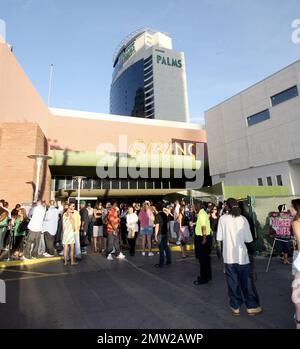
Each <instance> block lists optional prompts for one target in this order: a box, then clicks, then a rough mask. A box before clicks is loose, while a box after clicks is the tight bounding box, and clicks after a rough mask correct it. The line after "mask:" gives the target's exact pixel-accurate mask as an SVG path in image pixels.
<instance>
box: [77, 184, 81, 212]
mask: <svg viewBox="0 0 300 349" xmlns="http://www.w3.org/2000/svg"><path fill="white" fill-rule="evenodd" d="M80 189H81V178H78V193H77V211H79V208H80V204H79V201H80Z"/></svg>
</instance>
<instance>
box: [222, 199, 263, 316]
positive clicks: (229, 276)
mask: <svg viewBox="0 0 300 349" xmlns="http://www.w3.org/2000/svg"><path fill="white" fill-rule="evenodd" d="M227 206H228V210H229V214H227V215H223V216H222V217H220V220H219V223H218V230H217V241H222V242H223V259H224V264H225V275H226V281H227V286H228V296H229V304H230V307H231V311H232V313H233V314H234V315H240V307H241V305H242V303H243V298H242V294H241V290H242V293H243V295H244V300H245V304H246V307H247V313H248V314H249V315H257V314H259V313H261V312H262V308H261V307H260V303H259V298H258V294H257V291H256V288H255V286H254V282H253V279H252V278H251V274H250V261H249V256H248V251H247V247H246V243H250V242H252V241H253V238H252V235H251V231H250V226H249V223H248V221H247V219H246V218H245V217H244V216H242V215H241V210H240V208H239V206H238V202H237V200H235V199H232V198H230V199H228V200H227Z"/></svg>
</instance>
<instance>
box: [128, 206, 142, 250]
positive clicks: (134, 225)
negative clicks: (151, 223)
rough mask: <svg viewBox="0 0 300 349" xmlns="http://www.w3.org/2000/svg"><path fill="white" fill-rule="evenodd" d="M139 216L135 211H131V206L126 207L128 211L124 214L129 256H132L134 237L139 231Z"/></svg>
mask: <svg viewBox="0 0 300 349" xmlns="http://www.w3.org/2000/svg"><path fill="white" fill-rule="evenodd" d="M138 221H139V218H138V216H137V214H136V213H134V212H133V207H132V206H129V207H128V213H127V215H126V226H127V232H128V235H127V240H128V244H129V253H130V256H134V254H135V242H136V237H137V234H138V231H139V225H138Z"/></svg>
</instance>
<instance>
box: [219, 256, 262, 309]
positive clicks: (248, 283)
mask: <svg viewBox="0 0 300 349" xmlns="http://www.w3.org/2000/svg"><path fill="white" fill-rule="evenodd" d="M225 275H226V281H227V286H228V296H229V304H230V306H231V307H232V308H234V309H238V308H240V307H241V305H242V304H243V298H242V293H243V296H244V301H245V304H246V307H247V308H248V309H250V308H257V307H259V298H258V294H257V291H256V288H255V285H254V282H253V279H252V277H251V273H250V263H249V264H245V265H240V264H225Z"/></svg>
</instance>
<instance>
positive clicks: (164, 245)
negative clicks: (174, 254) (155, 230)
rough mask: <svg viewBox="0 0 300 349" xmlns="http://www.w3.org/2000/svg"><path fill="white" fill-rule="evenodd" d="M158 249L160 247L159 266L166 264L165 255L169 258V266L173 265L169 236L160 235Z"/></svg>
mask: <svg viewBox="0 0 300 349" xmlns="http://www.w3.org/2000/svg"><path fill="white" fill-rule="evenodd" d="M158 247H159V265H160V266H163V265H164V263H165V254H166V258H167V264H171V252H170V249H169V246H168V235H167V234H166V235H158Z"/></svg>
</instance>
